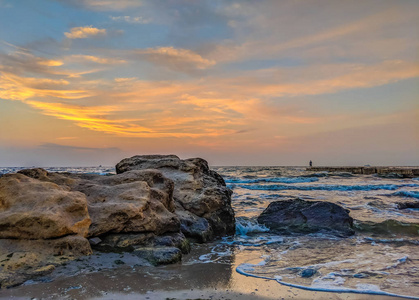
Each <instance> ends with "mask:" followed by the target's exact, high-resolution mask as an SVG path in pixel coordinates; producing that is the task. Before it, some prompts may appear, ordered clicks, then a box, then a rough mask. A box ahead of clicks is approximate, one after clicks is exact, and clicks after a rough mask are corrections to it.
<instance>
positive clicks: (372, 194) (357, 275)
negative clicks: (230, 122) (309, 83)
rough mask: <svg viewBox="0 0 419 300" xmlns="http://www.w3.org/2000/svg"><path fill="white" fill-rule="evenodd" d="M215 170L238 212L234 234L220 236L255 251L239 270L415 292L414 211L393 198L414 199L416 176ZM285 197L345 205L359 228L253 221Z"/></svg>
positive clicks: (417, 245) (318, 285)
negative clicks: (347, 231)
mask: <svg viewBox="0 0 419 300" xmlns="http://www.w3.org/2000/svg"><path fill="white" fill-rule="evenodd" d="M215 170H216V171H217V172H219V173H220V174H221V175H222V176H223V177H224V178H225V180H226V183H227V185H228V186H229V187H230V188H231V189H232V190H233V191H234V194H233V201H232V203H233V207H234V210H235V213H236V218H237V230H236V231H237V232H236V236H235V237H232V238H227V239H225V240H224V241H223V242H222V243H225V244H228V245H234V247H236V248H238V249H239V251H241V252H255V251H256V252H258V254H259V256H260V261H259V262H258V263H256V264H255V263H252V264H242V265H241V266H239V267H238V271H239V272H240V273H242V274H246V275H251V276H255V277H260V278H272V279H277V281H279V282H282V283H285V284H291V285H294V286H300V287H306V288H309V289H314V290H328V291H354V292H363V293H372V294H374V293H376V294H380V293H382V294H385V293H391V294H398V295H406V296H412V297H414V296H418V297H419V251H418V249H419V232H418V230H419V210H418V209H403V210H401V209H398V208H397V202H400V203H403V202H412V201H419V200H418V197H419V181H418V179H417V178H414V179H403V178H402V179H400V178H381V177H378V176H376V175H353V174H348V173H327V172H321V173H313V172H310V171H306V170H305V168H298V167H295V168H293V167H218V168H215ZM290 197H299V198H302V199H305V200H322V201H329V202H333V203H336V204H339V205H341V206H343V207H344V208H346V209H349V210H350V215H351V216H352V217H353V218H354V219H355V226H356V228H357V229H358V232H357V234H356V235H355V236H353V237H350V238H339V237H335V236H332V235H327V234H325V233H318V234H310V235H300V236H278V235H275V234H272V233H270V232H269V230H268V229H267V228H265V227H263V226H261V225H259V224H257V221H256V218H257V216H258V215H259V214H260V213H261V212H262V211H263V210H264V209H265V208H266V207H267V206H268V204H269V203H270V202H272V201H277V200H281V199H288V198H290ZM308 275H311V276H308Z"/></svg>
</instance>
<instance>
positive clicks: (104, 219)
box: [21, 169, 180, 237]
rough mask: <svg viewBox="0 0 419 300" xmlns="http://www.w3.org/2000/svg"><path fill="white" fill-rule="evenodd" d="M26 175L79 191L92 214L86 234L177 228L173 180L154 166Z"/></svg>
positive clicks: (27, 172) (40, 171)
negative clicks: (114, 171)
mask: <svg viewBox="0 0 419 300" xmlns="http://www.w3.org/2000/svg"><path fill="white" fill-rule="evenodd" d="M21 172H22V174H25V175H26V176H32V178H35V179H38V180H40V181H42V182H48V183H49V184H52V183H55V184H56V185H60V186H61V187H62V188H65V189H68V190H71V191H77V192H81V193H83V194H84V195H85V197H86V199H87V208H88V213H89V215H90V218H91V226H90V227H89V231H88V234H87V235H88V236H89V237H94V236H100V235H103V234H106V233H118V232H153V233H156V234H163V233H165V232H175V231H179V229H180V222H179V219H178V218H177V217H176V215H175V214H173V211H174V202H173V198H172V194H173V182H172V181H171V180H170V179H168V178H166V177H164V176H163V175H162V173H161V172H159V171H157V170H141V171H131V172H126V173H124V174H119V175H114V176H101V175H95V174H70V173H49V172H47V171H45V170H43V169H29V170H23V171H21Z"/></svg>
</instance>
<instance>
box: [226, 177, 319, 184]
mask: <svg viewBox="0 0 419 300" xmlns="http://www.w3.org/2000/svg"><path fill="white" fill-rule="evenodd" d="M318 180H319V179H318V178H314V177H305V178H303V177H276V178H256V179H238V178H228V179H226V180H225V182H226V183H262V182H273V183H304V182H315V181H318Z"/></svg>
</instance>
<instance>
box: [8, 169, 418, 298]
mask: <svg viewBox="0 0 419 300" xmlns="http://www.w3.org/2000/svg"><path fill="white" fill-rule="evenodd" d="M20 169H22V168H0V174H4V173H9V172H16V171H18V170H20ZM45 169H46V170H48V171H52V172H74V173H94V174H114V173H115V170H114V168H113V167H102V166H100V167H80V168H63V167H61V168H45ZM212 169H213V170H215V171H216V172H218V173H219V174H220V175H221V176H222V177H223V178H224V180H225V182H226V184H227V186H228V187H229V188H230V189H232V190H233V195H232V206H233V209H234V211H235V215H236V234H235V235H234V236H229V237H225V238H222V239H220V240H218V241H216V242H214V243H210V244H208V245H206V246H205V247H203V246H197V248H199V255H196V254H195V255H192V256H189V257H188V258H187V259H185V260H184V261H183V264H185V265H194V264H207V263H212V264H230V265H231V266H233V267H234V272H236V275H238V276H250V277H255V278H263V279H269V280H273V281H276V282H277V283H278V284H281V285H287V286H290V287H294V288H298V289H305V290H313V291H328V292H336V293H362V294H374V295H393V296H400V297H406V298H410V299H419V209H417V208H404V209H402V207H403V204H406V203H410V204H412V203H413V204H415V203H417V202H418V201H419V178H400V177H399V176H397V174H388V175H386V177H380V176H378V175H377V174H373V175H355V174H350V173H345V172H339V173H338V172H313V171H309V170H307V169H306V168H305V167H212ZM297 197H298V198H301V199H304V200H308V201H329V202H333V203H336V204H338V205H340V206H342V207H344V208H345V209H348V210H349V211H350V216H351V217H352V218H353V219H354V227H355V230H356V234H355V235H353V236H351V237H345V238H344V237H338V236H335V235H332V234H330V233H328V232H319V233H314V234H295V235H278V234H275V233H272V232H270V230H269V228H267V227H265V226H263V225H261V224H258V222H257V217H258V216H259V215H260V214H261V213H262V212H263V210H264V209H265V208H266V207H267V206H268V205H269V203H271V202H273V201H281V200H287V199H294V198H297ZM408 206H409V205H408ZM410 206H411V205H410Z"/></svg>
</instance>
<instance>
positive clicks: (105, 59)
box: [69, 54, 126, 65]
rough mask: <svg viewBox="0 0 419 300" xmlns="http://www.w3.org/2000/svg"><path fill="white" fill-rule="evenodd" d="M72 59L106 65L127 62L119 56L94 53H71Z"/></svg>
mask: <svg viewBox="0 0 419 300" xmlns="http://www.w3.org/2000/svg"><path fill="white" fill-rule="evenodd" d="M69 59H70V60H75V61H91V62H94V63H98V64H104V65H114V64H123V63H126V61H125V60H123V59H118V58H110V57H99V56H93V55H81V54H79V55H71V56H70V57H69Z"/></svg>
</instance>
